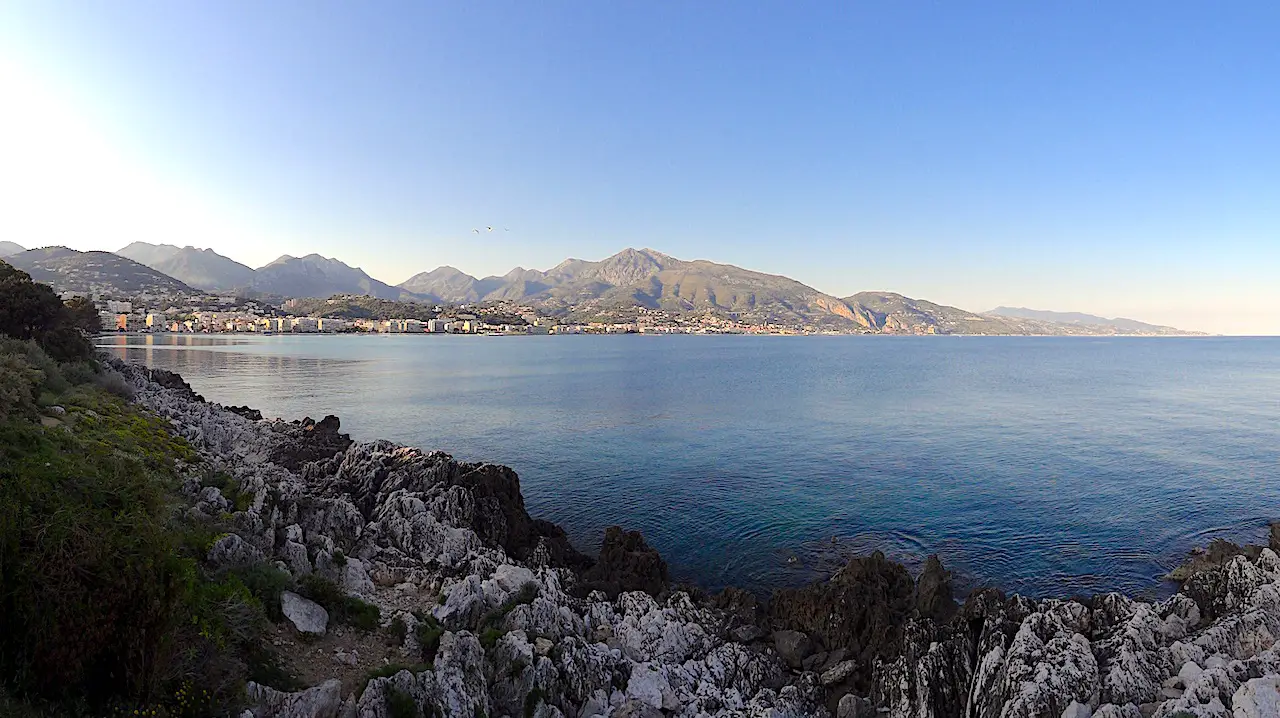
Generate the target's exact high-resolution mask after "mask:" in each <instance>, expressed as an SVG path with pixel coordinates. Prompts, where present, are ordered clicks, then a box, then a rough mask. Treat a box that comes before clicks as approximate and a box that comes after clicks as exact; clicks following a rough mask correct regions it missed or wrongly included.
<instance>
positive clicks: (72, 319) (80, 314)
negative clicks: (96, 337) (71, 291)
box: [66, 297, 101, 334]
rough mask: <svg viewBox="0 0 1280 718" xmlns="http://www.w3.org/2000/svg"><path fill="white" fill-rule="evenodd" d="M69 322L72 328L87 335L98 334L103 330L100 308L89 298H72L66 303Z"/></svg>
mask: <svg viewBox="0 0 1280 718" xmlns="http://www.w3.org/2000/svg"><path fill="white" fill-rule="evenodd" d="M66 306H67V321H68V322H69V323H70V324H71V326H73V327H75V328H76V329H79V330H80V331H82V332H84V333H85V334H97V333H98V330H99V329H101V326H100V324H99V323H98V308H97V307H95V306H93V302H92V301H91V300H90V299H89V298H88V297H72V298H70V299H68V300H67V301H66Z"/></svg>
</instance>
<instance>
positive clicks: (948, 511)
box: [103, 336, 1280, 595]
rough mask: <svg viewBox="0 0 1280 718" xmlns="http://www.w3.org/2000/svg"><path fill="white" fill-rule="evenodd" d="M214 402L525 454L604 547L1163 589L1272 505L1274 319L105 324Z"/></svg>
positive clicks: (446, 445)
mask: <svg viewBox="0 0 1280 718" xmlns="http://www.w3.org/2000/svg"><path fill="white" fill-rule="evenodd" d="M103 341H104V342H106V345H107V346H110V347H112V348H113V351H115V352H117V353H118V354H119V355H120V356H122V357H124V358H127V359H130V360H134V361H142V362H145V363H147V364H149V365H152V366H158V367H164V368H167V369H173V370H175V371H178V372H180V373H182V375H183V376H184V377H186V378H187V380H188V381H190V382H191V384H192V385H193V386H194V387H195V389H196V390H197V391H199V392H201V393H202V394H204V395H205V396H206V397H207V398H209V399H210V400H213V401H218V402H221V403H224V404H248V405H250V406H253V407H256V408H259V409H261V410H262V411H263V412H264V413H265V414H267V415H269V416H283V417H286V418H296V417H300V416H303V415H310V416H312V417H316V418H318V417H320V416H322V415H324V414H327V413H334V414H338V415H339V416H340V417H341V418H342V426H343V429H344V430H346V431H349V432H350V433H351V434H352V436H353V437H355V438H357V439H373V438H388V439H392V440H395V441H399V442H402V443H405V444H411V445H416V446H421V447H423V448H429V449H443V450H445V451H448V452H450V453H452V454H453V455H454V456H455V457H458V458H460V459H467V460H484V461H493V462H499V463H504V464H508V465H510V466H512V467H513V468H515V469H516V470H517V471H518V472H519V474H520V477H521V483H522V487H523V491H524V495H525V498H526V501H527V503H528V507H529V510H530V513H532V514H534V515H535V516H540V517H544V518H548V519H550V520H552V521H555V522H556V523H558V524H560V525H562V526H564V527H565V529H566V530H568V532H569V534H570V536H571V537H572V538H573V540H574V541H575V543H577V544H578V545H579V546H580V547H581V548H583V549H584V550H588V551H594V549H595V548H596V546H598V541H599V538H600V536H601V535H602V534H603V530H604V528H605V526H607V525H609V524H613V523H618V524H621V525H623V526H625V527H627V528H635V529H639V530H641V531H643V532H644V535H645V536H646V538H647V539H648V540H649V542H650V543H651V544H652V545H654V546H655V547H657V548H658V549H659V550H660V551H661V552H662V554H663V556H665V557H666V558H667V560H668V562H669V563H670V564H671V566H672V569H673V573H674V574H675V576H676V577H677V578H678V579H682V580H690V581H694V582H696V583H699V584H701V585H703V586H706V587H709V588H718V587H721V586H724V585H738V586H744V587H748V588H752V589H755V590H764V589H769V588H772V587H776V586H779V585H797V584H800V583H803V582H805V581H808V580H811V579H812V578H815V577H817V576H819V575H826V574H827V573H829V572H830V571H831V570H832V569H833V568H834V567H835V566H836V565H837V564H839V563H842V562H843V560H844V559H845V558H847V557H848V556H849V555H850V554H852V553H857V552H865V551H868V550H871V549H873V548H880V549H883V550H884V551H885V552H886V553H887V554H889V555H890V556H892V557H894V558H896V559H899V560H902V561H905V562H907V563H908V564H909V565H915V564H918V563H919V562H920V561H922V560H923V558H924V557H925V556H927V555H928V554H930V553H938V554H940V555H941V557H942V559H943V561H944V562H945V563H946V564H947V565H948V566H949V567H951V568H953V569H955V570H956V571H957V572H958V573H960V574H961V575H962V576H963V577H964V579H965V582H966V584H967V585H969V586H972V585H976V584H993V585H998V586H1000V587H1002V588H1005V589H1009V590H1016V591H1020V592H1023V593H1028V594H1034V595H1065V594H1071V593H1076V592H1083V593H1088V592H1095V591H1103V590H1124V591H1129V592H1135V593H1147V594H1161V593H1164V592H1165V591H1167V590H1168V587H1167V585H1165V584H1163V583H1162V582H1161V580H1160V578H1159V577H1160V576H1161V575H1162V574H1163V573H1164V572H1165V571H1167V570H1168V569H1169V568H1170V567H1172V566H1173V565H1176V563H1177V560H1178V558H1179V557H1180V556H1182V555H1183V554H1184V553H1185V552H1186V551H1187V550H1188V549H1190V548H1191V547H1193V546H1197V545H1202V544H1204V543H1206V542H1207V540H1208V538H1209V537H1211V536H1219V535H1220V536H1225V537H1228V538H1232V539H1236V540H1257V539H1259V538H1261V536H1262V535H1263V534H1264V533H1265V526H1266V523H1267V521H1268V520H1270V519H1273V518H1280V339H1235V338H1226V339H1222V338H1194V339H1191V338H1188V339H1125V338H1099V339H1085V338H1060V339H1059V338H995V337H991V338H978V337H966V338H959V337H955V338H951V337H921V338H909V337H681V336H675V337H641V336H623V337H589V336H584V337H510V338H488V337H442V336H372V337H359V336H310V337H306V336H303V337H291V336H281V337H190V336H188V337H177V336H156V337H112V338H108V339H104V340H103Z"/></svg>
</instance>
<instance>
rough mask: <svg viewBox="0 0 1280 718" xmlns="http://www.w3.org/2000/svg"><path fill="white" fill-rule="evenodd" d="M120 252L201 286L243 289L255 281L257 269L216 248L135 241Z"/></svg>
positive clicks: (214, 288)
mask: <svg viewBox="0 0 1280 718" xmlns="http://www.w3.org/2000/svg"><path fill="white" fill-rule="evenodd" d="M116 254H118V255H120V256H122V257H126V258H128V259H132V260H133V261H135V262H138V263H139V264H144V265H146V266H148V267H151V268H152V269H154V270H156V271H159V272H163V273H165V274H167V275H169V276H171V277H173V278H174V279H177V280H180V281H182V282H183V283H185V284H187V285H189V286H192V287H195V288H197V289H205V290H209V291H226V290H233V289H242V288H245V287H248V286H250V285H252V283H253V276H254V270H253V269H251V268H250V267H248V266H246V265H244V264H241V263H239V262H237V261H235V260H233V259H230V258H228V257H224V256H223V255H221V254H218V253H217V252H215V251H213V250H212V249H197V248H196V247H192V246H186V247H178V246H175V245H172V244H148V243H146V242H133V243H131V244H129V245H128V246H126V247H122V248H121V249H119V250H117V251H116Z"/></svg>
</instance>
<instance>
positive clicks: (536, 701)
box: [524, 686, 547, 718]
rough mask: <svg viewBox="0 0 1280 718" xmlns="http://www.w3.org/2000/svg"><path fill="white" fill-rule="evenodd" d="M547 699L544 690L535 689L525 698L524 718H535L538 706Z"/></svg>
mask: <svg viewBox="0 0 1280 718" xmlns="http://www.w3.org/2000/svg"><path fill="white" fill-rule="evenodd" d="M546 699H547V697H546V695H545V694H543V692H542V689H541V688H538V687H536V686H535V687H534V688H533V689H532V690H530V691H529V693H528V695H526V696H525V697H524V718H533V714H534V713H537V712H538V706H539V705H542V703H543V702H544V701H545V700H546Z"/></svg>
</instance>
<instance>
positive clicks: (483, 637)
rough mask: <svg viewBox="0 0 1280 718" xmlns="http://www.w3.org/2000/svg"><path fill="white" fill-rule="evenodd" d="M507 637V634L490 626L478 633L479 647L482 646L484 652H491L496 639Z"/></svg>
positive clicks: (496, 641)
mask: <svg viewBox="0 0 1280 718" xmlns="http://www.w3.org/2000/svg"><path fill="white" fill-rule="evenodd" d="M505 635H507V632H506V631H504V630H502V629H501V628H498V627H497V626H490V627H488V628H486V629H484V630H483V631H481V632H480V645H481V646H484V649H485V650H486V651H489V650H492V649H493V647H494V646H495V645H497V643H498V639H499V638H502V637H503V636H505Z"/></svg>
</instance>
